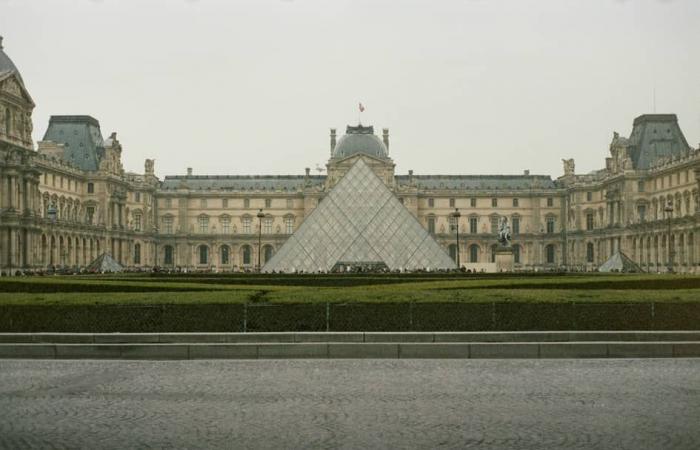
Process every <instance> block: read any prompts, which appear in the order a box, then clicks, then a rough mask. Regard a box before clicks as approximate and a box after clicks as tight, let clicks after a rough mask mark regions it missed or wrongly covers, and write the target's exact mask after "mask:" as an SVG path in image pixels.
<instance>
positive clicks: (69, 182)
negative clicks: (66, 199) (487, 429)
mask: <svg viewBox="0 0 700 450" xmlns="http://www.w3.org/2000/svg"><path fill="white" fill-rule="evenodd" d="M70 185H71V179H70V178H68V190H69V191H70Z"/></svg>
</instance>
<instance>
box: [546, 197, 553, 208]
mask: <svg viewBox="0 0 700 450" xmlns="http://www.w3.org/2000/svg"><path fill="white" fill-rule="evenodd" d="M547 206H549V207H550V208H551V207H552V206H554V199H553V198H552V197H547Z"/></svg>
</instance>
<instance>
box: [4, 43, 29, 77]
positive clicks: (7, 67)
mask: <svg viewBox="0 0 700 450" xmlns="http://www.w3.org/2000/svg"><path fill="white" fill-rule="evenodd" d="M2 72H14V73H15V74H16V75H17V78H18V79H19V81H20V82H21V83H22V84H24V81H23V80H22V75H21V74H20V73H19V70H18V69H17V66H15V63H13V62H12V60H11V59H10V57H9V56H7V54H6V53H5V51H4V50H3V47H2V36H0V73H2Z"/></svg>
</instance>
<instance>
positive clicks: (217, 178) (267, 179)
mask: <svg viewBox="0 0 700 450" xmlns="http://www.w3.org/2000/svg"><path fill="white" fill-rule="evenodd" d="M325 179H326V176H325V175H309V176H308V177H307V176H305V175H168V176H166V177H165V179H164V180H163V183H162V184H161V189H179V188H183V187H184V188H186V189H191V190H233V191H285V190H286V191H296V190H301V189H303V188H304V186H305V183H306V180H308V181H309V182H310V183H311V185H312V186H318V185H323V183H324V181H325Z"/></svg>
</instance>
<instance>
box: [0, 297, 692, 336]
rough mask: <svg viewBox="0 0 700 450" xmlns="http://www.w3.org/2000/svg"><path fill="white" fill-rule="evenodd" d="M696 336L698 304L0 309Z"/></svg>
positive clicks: (161, 324) (311, 324)
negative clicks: (689, 333) (692, 332)
mask: <svg viewBox="0 0 700 450" xmlns="http://www.w3.org/2000/svg"><path fill="white" fill-rule="evenodd" d="M326 330H328V331H555V330H572V331H577V330H581V331H585V330H700V304H698V303H658V304H654V303H557V304H553V303H471V304H469V303H394V304H381V303H352V304H333V303H331V304H325V303H320V304H251V303H249V304H199V305H195V304H174V305H155V306H133V305H125V306H108V305H100V306H96V305H69V306H61V305H47V306H32V305H6V306H0V332H24V333H30V332H74V333H77V332H83V333H110V332H124V333H146V332H241V331H250V332H265V331H326Z"/></svg>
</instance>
